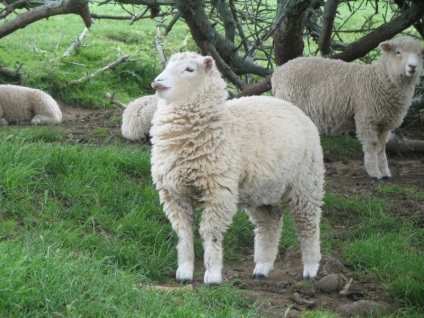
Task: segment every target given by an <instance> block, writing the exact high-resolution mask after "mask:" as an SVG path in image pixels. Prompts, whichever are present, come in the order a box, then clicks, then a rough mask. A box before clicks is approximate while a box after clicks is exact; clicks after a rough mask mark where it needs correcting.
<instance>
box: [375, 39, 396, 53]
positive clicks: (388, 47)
mask: <svg viewBox="0 0 424 318" xmlns="http://www.w3.org/2000/svg"><path fill="white" fill-rule="evenodd" d="M378 47H379V48H380V50H382V51H383V52H386V53H388V52H390V51H391V50H392V49H393V46H392V45H391V44H390V43H389V42H387V41H385V42H381V43H380V44H379V45H378Z"/></svg>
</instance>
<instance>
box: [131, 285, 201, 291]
mask: <svg viewBox="0 0 424 318" xmlns="http://www.w3.org/2000/svg"><path fill="white" fill-rule="evenodd" d="M140 287H145V288H147V289H150V290H154V291H163V292H191V291H193V289H194V288H193V285H192V284H188V285H184V286H159V285H156V286H150V285H143V284H141V285H140ZM134 289H138V288H137V287H134Z"/></svg>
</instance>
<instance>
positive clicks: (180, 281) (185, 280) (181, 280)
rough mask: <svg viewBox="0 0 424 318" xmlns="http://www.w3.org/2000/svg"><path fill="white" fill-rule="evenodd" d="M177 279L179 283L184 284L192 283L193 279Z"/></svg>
mask: <svg viewBox="0 0 424 318" xmlns="http://www.w3.org/2000/svg"><path fill="white" fill-rule="evenodd" d="M176 281H177V283H180V284H183V285H187V284H190V283H191V279H186V278H183V279H176Z"/></svg>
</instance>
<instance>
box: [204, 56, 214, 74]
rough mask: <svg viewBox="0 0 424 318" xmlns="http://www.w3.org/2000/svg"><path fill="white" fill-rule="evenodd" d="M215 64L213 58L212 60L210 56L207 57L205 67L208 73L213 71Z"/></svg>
mask: <svg viewBox="0 0 424 318" xmlns="http://www.w3.org/2000/svg"><path fill="white" fill-rule="evenodd" d="M214 63H215V61H214V60H213V58H211V57H210V56H206V57H205V59H204V60H203V65H205V70H206V72H209V71H210V70H211V69H212V67H213V65H214Z"/></svg>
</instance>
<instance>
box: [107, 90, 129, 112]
mask: <svg viewBox="0 0 424 318" xmlns="http://www.w3.org/2000/svg"><path fill="white" fill-rule="evenodd" d="M106 98H107V99H108V100H109V102H110V103H111V104H114V105H116V106H118V107H121V108H123V109H125V108H127V106H128V105H126V104H124V103H121V102H120V101H119V100H117V99H116V98H115V94H109V93H106Z"/></svg>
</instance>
